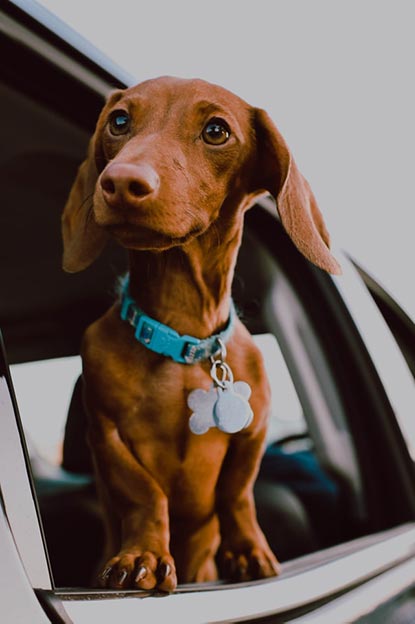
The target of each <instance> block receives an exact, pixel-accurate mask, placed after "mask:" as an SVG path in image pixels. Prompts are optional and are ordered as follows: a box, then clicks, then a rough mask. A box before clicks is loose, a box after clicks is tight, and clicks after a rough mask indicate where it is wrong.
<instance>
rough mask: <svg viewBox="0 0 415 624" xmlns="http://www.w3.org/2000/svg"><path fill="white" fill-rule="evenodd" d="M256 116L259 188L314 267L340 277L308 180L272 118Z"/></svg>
mask: <svg viewBox="0 0 415 624" xmlns="http://www.w3.org/2000/svg"><path fill="white" fill-rule="evenodd" d="M254 115H255V131H256V140H257V162H256V166H255V173H254V180H253V183H254V185H255V187H256V188H257V189H258V190H259V189H263V190H266V191H268V192H269V193H270V194H271V195H272V196H273V197H274V199H275V200H276V203H277V209H278V213H279V215H280V218H281V221H282V224H283V226H284V229H285V230H286V231H287V233H288V235H289V236H290V238H291V239H292V241H293V242H294V244H295V246H296V247H297V249H299V251H301V253H302V254H303V255H304V256H305V257H306V258H307V259H308V260H310V261H311V262H312V263H313V264H316V265H317V266H318V267H320V268H322V269H324V270H325V271H327V272H328V273H333V274H334V275H339V274H340V273H341V268H340V265H339V263H338V262H337V260H336V259H335V258H334V256H333V255H332V254H331V253H330V237H329V234H328V232H327V229H326V226H325V224H324V220H323V217H322V214H321V212H320V210H319V208H318V206H317V202H316V200H315V197H314V195H313V193H312V191H311V189H310V186H309V184H308V182H307V180H305V178H304V177H303V176H302V174H301V173H300V171H299V169H298V167H297V165H296V164H295V162H294V159H293V157H292V155H291V152H290V150H289V149H288V146H287V144H286V142H285V140H284V139H283V137H282V136H281V134H280V132H279V131H278V130H277V128H276V127H275V125H274V123H273V122H272V120H271V119H270V117H269V115H268V114H267V113H266V112H265V111H263V110H260V109H255V110H254Z"/></svg>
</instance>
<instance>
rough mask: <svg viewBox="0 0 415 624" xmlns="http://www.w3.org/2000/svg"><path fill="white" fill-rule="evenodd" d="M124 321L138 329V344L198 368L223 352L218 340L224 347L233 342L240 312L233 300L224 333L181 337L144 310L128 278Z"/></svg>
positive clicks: (124, 287) (124, 291)
mask: <svg viewBox="0 0 415 624" xmlns="http://www.w3.org/2000/svg"><path fill="white" fill-rule="evenodd" d="M121 318H122V320H123V321H127V322H128V323H129V324H130V325H132V327H134V329H135V338H136V340H138V342H140V343H141V344H142V345H144V346H145V347H147V349H150V350H151V351H155V352H156V353H160V354H161V355H165V356H167V357H170V358H171V359H172V360H174V361H175V362H179V363H180V364H196V363H197V362H202V361H203V360H207V359H208V358H209V357H212V356H213V355H215V354H216V353H217V352H218V351H219V350H220V343H219V342H218V340H222V342H223V343H226V342H227V341H228V340H229V338H230V337H231V335H232V333H233V330H234V328H235V321H236V312H235V306H234V304H233V301H232V299H231V305H230V315H229V320H228V323H227V325H226V327H225V329H224V330H223V331H222V332H220V333H219V334H215V335H213V336H209V338H202V339H200V338H194V337H193V336H181V335H180V334H178V333H177V332H176V331H175V330H174V329H171V327H168V325H163V323H159V322H158V321H156V320H155V319H152V318H150V317H149V316H147V315H146V314H145V313H144V312H143V311H142V310H140V308H139V307H138V306H137V305H136V303H135V301H134V299H132V297H131V295H130V292H129V276H128V275H127V276H126V277H125V278H124V280H123V282H122V290H121Z"/></svg>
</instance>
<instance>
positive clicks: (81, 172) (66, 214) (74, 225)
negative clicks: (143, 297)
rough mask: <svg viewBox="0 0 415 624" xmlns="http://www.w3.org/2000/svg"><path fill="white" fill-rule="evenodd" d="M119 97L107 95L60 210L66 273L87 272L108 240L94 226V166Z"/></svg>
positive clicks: (119, 93)
mask: <svg viewBox="0 0 415 624" xmlns="http://www.w3.org/2000/svg"><path fill="white" fill-rule="evenodd" d="M121 95H122V91H114V92H112V93H111V94H110V96H109V98H108V100H107V102H106V104H105V106H104V108H103V110H102V112H101V114H100V116H99V118H98V122H97V125H96V129H95V132H94V135H93V136H92V138H91V140H90V142H89V147H88V153H87V157H86V159H85V160H84V162H83V163H82V164H81V165H80V167H79V169H78V173H77V175H76V178H75V181H74V183H73V185H72V188H71V191H70V193H69V197H68V200H67V202H66V205H65V208H64V210H63V214H62V238H63V269H64V270H65V271H67V272H68V273H77V272H78V271H82V270H83V269H86V268H87V267H88V266H89V265H90V264H92V262H93V261H94V260H95V259H96V258H97V257H98V256H99V254H100V253H101V251H102V250H103V248H104V247H105V244H106V242H107V240H108V234H107V233H106V232H105V231H104V230H103V229H102V228H100V227H99V226H98V225H97V224H96V223H95V219H94V212H93V202H94V192H95V185H96V182H97V180H98V176H99V173H100V171H99V170H98V166H97V163H99V162H100V163H102V165H103V164H104V160H103V154H102V153H101V147H100V144H99V134H100V130H101V127H102V126H103V125H104V123H105V120H106V116H107V115H106V113H107V111H108V108H109V107H111V106H113V105H114V104H115V102H116V101H117V100H118V99H119V98H120V97H121ZM101 168H102V167H101Z"/></svg>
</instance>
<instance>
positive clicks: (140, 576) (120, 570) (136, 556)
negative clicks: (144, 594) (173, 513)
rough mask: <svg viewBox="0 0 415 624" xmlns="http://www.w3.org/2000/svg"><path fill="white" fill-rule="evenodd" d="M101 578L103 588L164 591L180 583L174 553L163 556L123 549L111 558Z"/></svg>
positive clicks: (172, 588)
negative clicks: (172, 555)
mask: <svg viewBox="0 0 415 624" xmlns="http://www.w3.org/2000/svg"><path fill="white" fill-rule="evenodd" d="M98 581H99V584H100V586H101V587H108V588H113V589H120V588H123V589H129V588H131V589H144V590H147V591H148V590H153V589H158V590H160V591H163V592H172V591H174V589H175V588H176V585H177V577H176V571H175V567H174V561H173V559H172V558H171V556H170V555H169V554H165V555H162V556H160V555H159V554H156V553H153V552H151V551H144V552H143V551H138V552H125V551H124V552H121V553H120V554H119V555H117V556H116V557H113V558H112V559H110V560H109V561H108V563H107V565H106V567H105V568H104V570H103V571H102V572H101V574H100V576H99V577H98Z"/></svg>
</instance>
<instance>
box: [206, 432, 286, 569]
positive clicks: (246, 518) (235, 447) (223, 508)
mask: <svg viewBox="0 0 415 624" xmlns="http://www.w3.org/2000/svg"><path fill="white" fill-rule="evenodd" d="M263 439H264V435H263V433H262V432H261V433H258V432H256V433H251V432H249V431H246V432H242V433H240V434H238V435H236V436H234V437H233V439H232V441H231V444H230V447H229V450H228V453H227V456H226V458H225V463H224V466H223V469H222V472H221V476H220V479H219V482H218V487H217V508H218V515H219V520H220V530H221V545H220V548H219V552H218V565H219V569H220V572H221V576H222V577H223V578H228V579H231V580H234V581H246V580H250V579H259V578H266V577H269V576H276V575H277V574H278V573H279V563H278V561H277V559H276V558H275V556H274V554H273V553H272V551H271V549H270V547H269V545H268V543H267V540H266V538H265V536H264V534H263V532H262V531H261V529H260V527H259V525H258V522H257V519H256V511H255V502H254V496H253V486H254V482H255V479H256V476H257V473H258V468H259V463H260V460H261V457H262V453H263Z"/></svg>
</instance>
